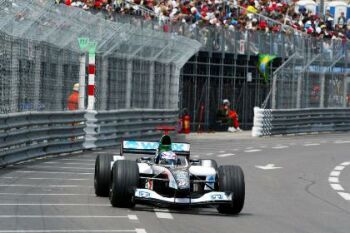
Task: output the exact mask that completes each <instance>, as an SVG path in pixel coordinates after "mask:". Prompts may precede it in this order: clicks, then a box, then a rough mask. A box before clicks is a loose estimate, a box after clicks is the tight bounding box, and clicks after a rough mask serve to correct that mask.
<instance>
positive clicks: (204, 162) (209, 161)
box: [200, 159, 218, 170]
mask: <svg viewBox="0 0 350 233" xmlns="http://www.w3.org/2000/svg"><path fill="white" fill-rule="evenodd" d="M200 165H201V166H204V167H212V168H214V169H215V170H218V164H217V163H216V161H215V160H213V159H201V160H200Z"/></svg>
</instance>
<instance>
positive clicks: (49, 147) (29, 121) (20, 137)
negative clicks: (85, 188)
mask: <svg viewBox="0 0 350 233" xmlns="http://www.w3.org/2000/svg"><path fill="white" fill-rule="evenodd" d="M84 113H85V112H84V111H72V112H25V113H11V114H3V115H0V166H5V165H7V164H11V163H14V162H18V161H22V160H26V159H31V158H35V157H39V156H45V155H49V154H56V153H65V152H73V151H77V150H82V149H83V142H84V141H85V132H84V128H85V118H84Z"/></svg>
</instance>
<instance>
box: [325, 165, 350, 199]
mask: <svg viewBox="0 0 350 233" xmlns="http://www.w3.org/2000/svg"><path fill="white" fill-rule="evenodd" d="M348 165H350V162H349V161H347V162H343V163H342V164H341V165H338V166H336V167H335V168H334V169H333V171H332V172H331V173H330V177H328V181H329V183H330V186H331V187H332V189H334V190H335V191H338V192H337V193H338V194H339V195H340V196H341V197H342V198H344V199H345V200H346V201H349V200H350V194H349V193H346V192H339V191H344V188H343V187H342V186H341V185H340V184H338V183H339V178H338V177H339V176H340V174H341V172H342V171H343V170H344V168H345V167H346V166H348Z"/></svg>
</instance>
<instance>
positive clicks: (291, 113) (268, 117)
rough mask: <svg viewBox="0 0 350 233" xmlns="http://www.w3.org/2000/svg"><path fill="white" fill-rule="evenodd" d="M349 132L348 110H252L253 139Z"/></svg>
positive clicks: (349, 112)
mask: <svg viewBox="0 0 350 233" xmlns="http://www.w3.org/2000/svg"><path fill="white" fill-rule="evenodd" d="M349 130H350V108H323V109H320V108H305V109H285V110H283V109H276V110H275V109H273V110H272V109H260V108H258V107H256V108H254V126H253V129H252V136H254V137H258V136H269V135H286V134H302V133H316V132H334V131H349Z"/></svg>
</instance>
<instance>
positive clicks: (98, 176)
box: [94, 154, 113, 197]
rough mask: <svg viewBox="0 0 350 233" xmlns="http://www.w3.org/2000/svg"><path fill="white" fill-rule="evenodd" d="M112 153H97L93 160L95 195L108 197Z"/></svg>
mask: <svg viewBox="0 0 350 233" xmlns="http://www.w3.org/2000/svg"><path fill="white" fill-rule="evenodd" d="M112 161H113V155H105V154H103V155H98V156H97V158H96V162H95V176H94V187H95V194H96V196H100V197H108V195H109V186H110V181H111V162H112Z"/></svg>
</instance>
